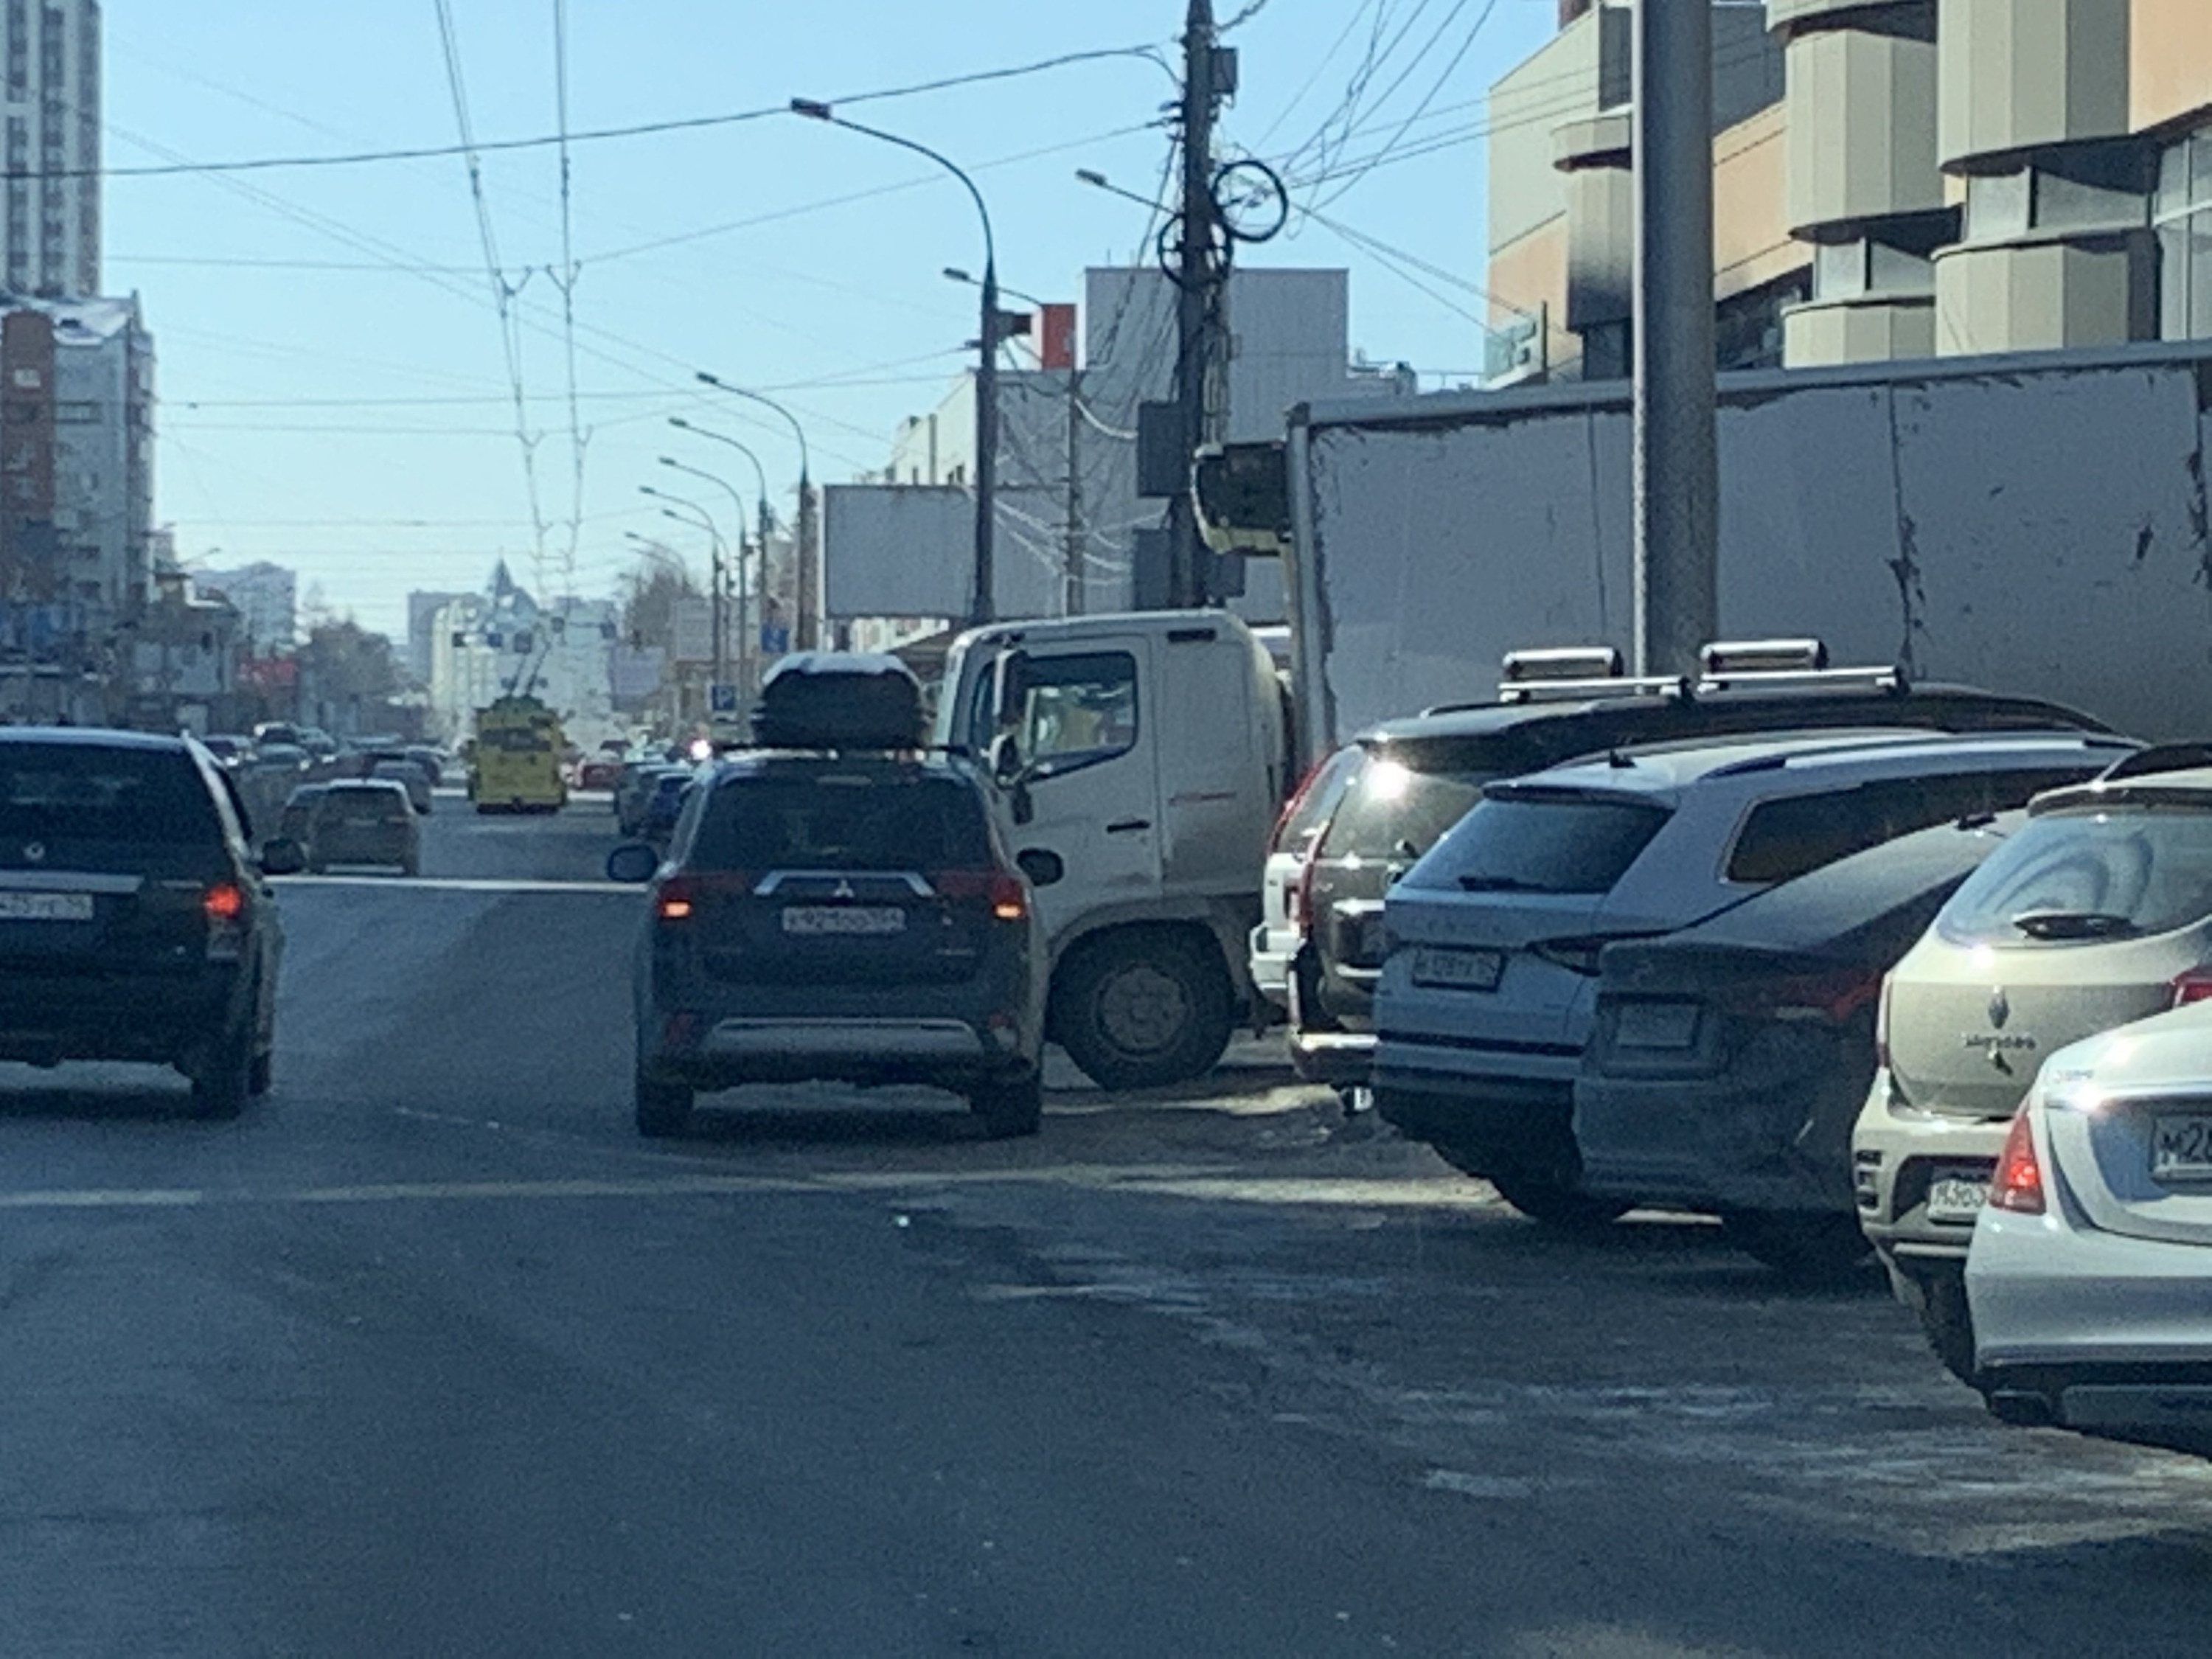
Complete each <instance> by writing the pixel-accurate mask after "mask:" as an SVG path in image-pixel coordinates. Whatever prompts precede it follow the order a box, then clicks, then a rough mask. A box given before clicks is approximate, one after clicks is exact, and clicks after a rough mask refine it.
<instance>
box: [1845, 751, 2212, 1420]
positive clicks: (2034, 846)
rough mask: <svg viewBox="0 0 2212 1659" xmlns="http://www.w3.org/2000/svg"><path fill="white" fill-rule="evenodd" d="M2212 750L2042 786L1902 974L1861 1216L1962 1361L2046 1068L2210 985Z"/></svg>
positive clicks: (1865, 1122) (1871, 1111)
mask: <svg viewBox="0 0 2212 1659" xmlns="http://www.w3.org/2000/svg"><path fill="white" fill-rule="evenodd" d="M2206 758H2207V757H2206V755H2205V752H2204V751H2203V750H2201V749H2197V748H2193V747H2192V748H2189V749H2185V750H2179V751H2176V750H2148V751H2146V752H2144V753H2142V754H2141V755H2138V756H2136V757H2132V758H2130V759H2129V760H2127V761H2125V762H2123V763H2121V764H2120V765H2118V766H2117V767H2115V768H2114V769H2112V770H2111V771H2110V772H2108V773H2106V775H2105V776H2104V777H2103V778H2101V779H2100V780H2099V781H2096V782H2095V783H2093V784H2089V785H2087V786H2086V787H2075V788H2070V789H2063V790H2058V791H2056V792H2054V793H2051V794H2047V795H2045V796H2043V797H2041V798H2039V799H2037V800H2036V801H2035V802H2033V804H2032V805H2031V806H2030V808H2029V811H2028V819H2027V823H2026V824H2024V825H2023V826H2022V827H2021V831H2020V833H2019V834H2018V835H2016V836H2013V837H2012V838H2011V839H2010V840H2009V841H2008V842H2006V843H2005V845H2004V846H2003V847H2002V848H2000V849H1998V851H1997V852H1996V854H1994V855H1992V856H1991V858H1990V861H1989V862H1988V863H1987V864H1984V866H1982V867H1981V868H1980V869H1979V870H1978V871H1977V872H1975V874H1974V876H1973V878H1972V880H1970V881H1968V882H1967V883H1966V885H1965V886H1964V887H1962V888H1960V890H1959V892H1958V894H1957V896H1955V897H1954V898H1953V899H1952V900H1951V902H1949V903H1948V904H1947V905H1946V906H1944V908H1943V909H1942V912H1941V913H1940V914H1939V915H1937V916H1936V923H1935V925H1934V926H1933V927H1930V928H1929V930H1928V933H1927V934H1926V936H1925V937H1923V939H1921V941H1920V943H1919V944H1918V945H1916V946H1915V947H1914V948H1913V950H1912V951H1911V953H1910V954H1909V955H1907V956H1906V957H1905V959H1904V960H1903V961H1902V962H1900V963H1899V964H1898V965H1897V969H1896V971H1895V972H1894V973H1893V974H1892V975H1890V976H1889V981H1888V984H1887V987H1886V989H1885V991H1884V994H1883V1016H1884V1018H1883V1021H1882V1024H1883V1038H1884V1042H1883V1051H1882V1059H1883V1063H1882V1066H1881V1070H1880V1071H1878V1072H1877V1073H1875V1079H1874V1082H1873V1085H1872V1087H1871V1088H1870V1089H1869V1091H1868V1093H1867V1099H1866V1106H1865V1109H1864V1110H1863V1111H1862V1112H1861V1113H1860V1115H1859V1120H1858V1125H1857V1129H1856V1130H1855V1132H1854V1133H1853V1135H1852V1139H1851V1154H1852V1166H1853V1170H1854V1173H1855V1176H1856V1179H1857V1187H1858V1203H1859V1218H1860V1221H1861V1223H1862V1224H1863V1225H1864V1227H1865V1229H1866V1231H1867V1236H1868V1237H1869V1238H1870V1239H1872V1240H1873V1241H1874V1243H1875V1248H1876V1249H1878V1250H1879V1251H1880V1252H1881V1257H1882V1261H1883V1262H1884V1264H1885V1265H1887V1267H1889V1269H1890V1273H1891V1282H1892V1284H1893V1285H1894V1287H1895V1288H1896V1290H1897V1292H1898V1295H1899V1297H1900V1298H1901V1299H1903V1300H1904V1301H1905V1303H1906V1304H1907V1305H1908V1306H1910V1307H1911V1308H1912V1309H1913V1310H1914V1311H1915V1312H1916V1313H1917V1314H1918V1315H1919V1316H1920V1319H1921V1323H1922V1326H1923V1329H1924V1330H1925V1331H1926V1333H1927V1335H1928V1340H1929V1344H1930V1346H1933V1347H1934V1348H1935V1350H1936V1353H1937V1354H1938V1355H1939V1356H1940V1357H1941V1358H1942V1360H1943V1362H1944V1364H1947V1365H1948V1366H1949V1367H1950V1368H1951V1370H1953V1371H1954V1373H1956V1374H1957V1375H1959V1376H1962V1377H1963V1376H1971V1375H1972V1367H1973V1354H1974V1346H1975V1339H1974V1330H1973V1327H1972V1318H1971V1316H1970V1314H1969V1311H1968V1307H1967V1300H1966V1291H1965V1286H1964V1282H1963V1279H1962V1278H1961V1274H1962V1273H1963V1271H1964V1268H1965V1264H1966V1249H1967V1245H1968V1243H1969V1242H1970V1241H1971V1240H1972V1236H1973V1231H1974V1227H1975V1225H1976V1223H1977V1221H1978V1218H1979V1217H1980V1215H1981V1212H1982V1206H1983V1203H1984V1200H1985V1199H1986V1197H1987V1196H1988V1194H1989V1183H1990V1171H1991V1170H1993V1169H1994V1168H1995V1167H1996V1161H1997V1157H1998V1154H1999V1152H2001V1151H2002V1148H2003V1146H2004V1141H2005V1137H2006V1135H2007V1134H2008V1133H2009V1126H2010V1124H2011V1122H2012V1119H2013V1116H2014V1115H2015V1112H2016V1111H2017V1110H2018V1109H2019V1107H2020V1103H2021V1097H2023V1096H2024V1095H2025V1094H2026V1093H2027V1088H2028V1085H2029V1084H2030V1083H2031V1082H2032V1081H2033V1079H2034V1076H2035V1071H2036V1067H2037V1066H2039V1064H2041V1063H2042V1062H2043V1061H2044V1060H2045V1058H2046V1057H2047V1056H2048V1055H2050V1054H2051V1053H2052V1052H2053V1051H2054V1050H2056V1049H2058V1048H2064V1047H2065V1046H2067V1045H2068V1044H2069V1043H2073V1042H2080V1041H2081V1040H2082V1039H2084V1038H2086V1037H2089V1036H2093V1035H2095V1034H2096V1033H2097V1032H2099V1031H2103V1030H2110V1029H2111V1028H2112V1027H2113V1026H2115V1025H2122V1024H2127V1023H2128V1022H2130V1021H2131V1020H2138V1019H2142V1018H2147V1017H2148V1016H2149V1015H2152V1014H2155V1013H2158V1012H2162V1011H2164V1010H2166V1009H2168V1008H2173V1007H2177V1006H2181V1005H2183V1004H2185V1003H2191V1002H2196V1001H2199V1000H2203V999H2206V998H2208V997H2212V767H2208V766H2206V765H2204V764H2203V762H2204V761H2205V759H2206Z"/></svg>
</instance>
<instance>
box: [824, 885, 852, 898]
mask: <svg viewBox="0 0 2212 1659" xmlns="http://www.w3.org/2000/svg"><path fill="white" fill-rule="evenodd" d="M829 896H830V897H831V898H841V899H848V898H853V897H854V896H856V895H855V894H854V891H853V884H852V883H851V882H849V881H841V882H839V883H838V884H837V890H836V892H834V893H832V894H830V895H829Z"/></svg>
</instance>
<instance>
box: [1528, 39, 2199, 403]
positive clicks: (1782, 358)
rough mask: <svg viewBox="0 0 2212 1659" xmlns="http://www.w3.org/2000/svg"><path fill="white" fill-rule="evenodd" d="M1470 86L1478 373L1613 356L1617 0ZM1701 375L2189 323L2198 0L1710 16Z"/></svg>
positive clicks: (1624, 280)
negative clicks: (1476, 128)
mask: <svg viewBox="0 0 2212 1659" xmlns="http://www.w3.org/2000/svg"><path fill="white" fill-rule="evenodd" d="M1560 11H1561V27H1560V30H1559V34H1558V35H1557V36H1556V37H1555V38H1554V39H1553V40H1551V41H1550V42H1548V43H1547V45H1546V46H1544V47H1542V48H1541V50H1540V51H1539V52H1537V53H1536V54H1535V55H1534V57H1532V58H1529V59H1528V61H1527V62H1525V63H1523V64H1521V65H1519V66H1518V67H1516V69H1515V70H1513V71H1512V72H1511V73H1510V74H1509V75H1507V76H1505V77H1504V79H1502V80H1500V81H1499V82H1498V83H1497V84H1496V86H1495V87H1493V88H1492V94H1491V120H1492V140H1491V149H1490V195H1491V210H1490V211H1491V223H1490V273H1489V277H1488V284H1487V285H1488V287H1489V289H1490V291H1491V293H1492V295H1493V296H1494V299H1495V314H1494V316H1493V318H1492V322H1493V325H1494V326H1495V328H1496V330H1497V341H1496V343H1495V346H1494V348H1493V365H1492V367H1493V369H1494V370H1496V371H1499V372H1501V373H1502V372H1503V371H1507V370H1517V371H1520V372H1524V373H1525V372H1530V371H1534V372H1542V373H1547V374H1551V375H1553V376H1554V377H1559V378H1575V377H1587V378H1592V379H1596V378H1607V377H1612V376H1617V375H1620V374H1626V372H1627V370H1628V366H1629V346H1630V337H1629V322H1630V308H1631V288H1632V271H1633V261H1634V254H1635V223H1634V219H1635V215H1634V195H1633V185H1632V171H1631V169H1632V165H1633V149H1632V139H1631V111H1630V108H1629V101H1628V100H1629V64H1630V58H1629V53H1630V40H1629V26H1630V21H1631V20H1630V14H1629V9H1628V6H1627V5H1626V3H1624V0H1561V6H1560ZM1714 71H1715V74H1714V80H1715V94H1716V95H1715V109H1714V140H1713V161H1714V196H1715V200H1714V208H1715V266H1716V287H1715V293H1714V298H1715V301H1716V304H1717V306H1718V307H1719V318H1720V324H1721V356H1722V362H1723V367H1744V368H1750V367H1762V366H1772V365H1776V364H1782V363H1786V364H1789V365H1791V366H1801V365H1802V366H1810V365H1814V364H1821V363H1846V362H1875V361H1881V360H1887V359H1905V358H1915V357H1928V356H1954V355H1968V354H1979V353H1991V352H2018V351H2035V350H2045V349H2057V348H2062V347H2088V346H2108V345H2115V344H2122V343H2128V342H2130V341H2148V340H2158V339H2162V338H2163V339H2177V338H2195V337H2206V336H2212V256H2206V255H2203V253H2202V252H2200V249H2201V248H2202V247H2203V246H2212V236H2208V233H2212V5H2207V4H2205V3H2203V0H1766V4H1765V8H1764V9H1763V11H1762V10H1761V9H1759V8H1756V7H1748V6H1741V5H1717V6H1716V8H1715V15H1714Z"/></svg>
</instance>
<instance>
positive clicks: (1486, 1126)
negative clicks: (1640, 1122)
mask: <svg viewBox="0 0 2212 1659" xmlns="http://www.w3.org/2000/svg"><path fill="white" fill-rule="evenodd" d="M1375 1108H1376V1112H1377V1113H1378V1114H1379V1115H1381V1116H1382V1118H1383V1121H1385V1122H1387V1123H1389V1124H1391V1125H1393V1126H1394V1127H1395V1128H1396V1129H1397V1130H1398V1131H1399V1133H1401V1134H1403V1135H1404V1136H1406V1138H1407V1139H1409V1140H1419V1141H1421V1142H1423V1143H1425V1144H1426V1145H1428V1146H1438V1147H1449V1148H1451V1149H1452V1151H1451V1153H1450V1154H1449V1156H1450V1157H1451V1158H1452V1161H1453V1162H1454V1163H1455V1164H1458V1165H1459V1166H1460V1167H1461V1168H1462V1169H1468V1168H1470V1166H1471V1167H1472V1168H1473V1169H1474V1170H1479V1171H1480V1173H1483V1174H1486V1175H1487V1174H1494V1173H1497V1172H1498V1171H1499V1170H1510V1169H1519V1168H1528V1167H1534V1168H1539V1169H1541V1170H1546V1171H1547V1172H1553V1173H1557V1174H1565V1173H1568V1172H1571V1170H1573V1168H1574V1166H1575V1151H1574V1127H1573V1119H1574V1093H1573V1091H1572V1089H1571V1087H1570V1086H1569V1085H1566V1084H1565V1083H1559V1082H1544V1081H1521V1080H1515V1081H1507V1080H1505V1079H1481V1080H1480V1082H1479V1083H1478V1082H1476V1081H1475V1080H1473V1079H1469V1080H1468V1083H1467V1084H1466V1085H1463V1086H1456V1087H1455V1086H1449V1085H1441V1084H1440V1083H1439V1081H1438V1080H1437V1079H1420V1080H1419V1081H1418V1082H1415V1083H1413V1084H1410V1085H1409V1083H1408V1080H1407V1079H1405V1078H1404V1077H1403V1076H1402V1075H1398V1074H1393V1073H1386V1072H1383V1071H1380V1070H1378V1071H1377V1072H1376V1077H1375Z"/></svg>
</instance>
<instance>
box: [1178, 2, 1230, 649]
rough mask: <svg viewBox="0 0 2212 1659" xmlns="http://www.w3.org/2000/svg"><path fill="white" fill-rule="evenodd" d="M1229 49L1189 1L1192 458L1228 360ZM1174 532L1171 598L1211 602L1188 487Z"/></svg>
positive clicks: (1186, 402)
mask: <svg viewBox="0 0 2212 1659" xmlns="http://www.w3.org/2000/svg"><path fill="white" fill-rule="evenodd" d="M1224 59H1225V53H1224V52H1222V51H1221V47H1220V37H1219V33H1218V30H1217V29H1216V28H1215V26H1214V19H1213V3H1212V0H1190V13H1189V16H1188V21H1187V23H1186V26H1185V28H1184V31H1183V89H1182V231H1181V235H1182V250H1181V252H1180V253H1179V254H1178V256H1177V257H1176V261H1175V263H1174V265H1173V266H1172V268H1171V269H1170V272H1169V275H1170V276H1172V277H1173V278H1174V279H1175V283H1176V289H1177V290H1178V298H1177V302H1176V405H1177V408H1178V409H1179V410H1180V412H1181V414H1182V421H1181V422H1180V424H1181V427H1182V446H1181V447H1182V454H1183V458H1184V460H1185V462H1186V463H1188V462H1189V461H1190V460H1192V459H1194V458H1195V457H1196V456H1197V454H1198V452H1199V451H1200V449H1201V448H1203V447H1205V446H1206V443H1207V441H1209V440H1210V439H1211V438H1212V436H1213V432H1212V415H1213V398H1212V392H1213V390H1214V387H1215V385H1216V375H1217V373H1218V370H1219V368H1221V367H1222V366H1223V360H1224V358H1225V352H1224V351H1223V341H1222V335H1223V333H1224V328H1223V323H1224V314H1223V304H1222V301H1223V293H1222V290H1223V289H1224V287H1225V284H1226V283H1227V281H1228V268H1227V261H1226V258H1225V253H1226V247H1225V242H1224V240H1223V238H1222V236H1221V228H1220V210H1219V207H1218V204H1217V203H1216V202H1215V199H1214V187H1213V124H1214V119H1215V118H1216V117H1217V116H1218V114H1219V113H1220V111H1221V100H1222V99H1223V98H1224V97H1225V96H1226V95H1227V94H1229V93H1230V92H1231V91H1233V90H1234V88H1233V87H1232V86H1231V85H1227V84H1224V82H1225V80H1227V79H1229V78H1231V77H1229V76H1226V75H1225V73H1224V71H1225V70H1227V69H1228V65H1227V64H1225V61H1224ZM1168 528H1169V533H1170V538H1171V542H1170V545H1171V552H1170V560H1171V563H1170V579H1169V592H1170V599H1171V601H1172V603H1174V604H1175V605H1178V606H1186V607H1187V606H1194V605H1203V604H1204V603H1205V602H1206V584H1205V580H1204V572H1205V568H1206V561H1205V558H1204V553H1205V547H1204V544H1202V543H1201V542H1200V539H1199V534H1198V514H1197V512H1196V510H1195V509H1194V507H1192V505H1191V501H1190V492H1189V491H1188V489H1179V490H1177V491H1176V494H1175V495H1174V496H1173V497H1172V499H1171V501H1170V508H1169V517H1168Z"/></svg>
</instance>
